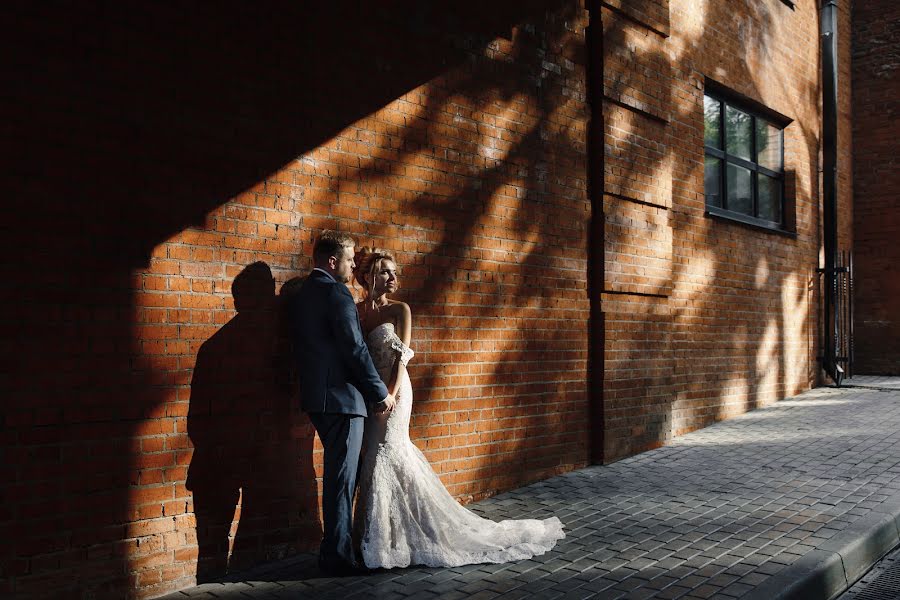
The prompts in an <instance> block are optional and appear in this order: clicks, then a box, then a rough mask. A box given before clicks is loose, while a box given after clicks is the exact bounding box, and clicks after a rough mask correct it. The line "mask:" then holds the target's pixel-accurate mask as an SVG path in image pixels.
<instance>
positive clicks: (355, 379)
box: [288, 271, 388, 417]
mask: <svg viewBox="0 0 900 600" xmlns="http://www.w3.org/2000/svg"><path fill="white" fill-rule="evenodd" d="M288 311H289V313H290V323H291V329H292V331H291V338H292V342H293V347H294V355H295V359H296V361H297V373H298V375H299V380H300V401H301V405H302V407H303V410H305V411H306V412H311V413H331V414H347V415H360V416H363V417H366V416H368V410H367V408H366V405H367V404H368V405H372V404H376V403H378V402H381V401H382V400H383V399H384V398H385V397H386V396H387V395H388V390H387V387H386V386H385V385H384V382H382V381H381V377H380V376H379V375H378V371H377V370H376V369H375V365H374V364H373V363H372V357H371V356H369V350H368V348H366V343H365V340H364V339H363V335H362V327H361V326H360V323H359V315H358V313H357V312H356V305H355V304H354V302H353V296H352V295H351V294H350V291H349V290H348V289H347V286H346V285H344V284H343V283H338V282H336V281H334V280H333V279H331V278H330V277H329V276H328V275H327V274H325V273H323V272H321V271H313V272H312V273H310V274H309V277H307V278H306V281H304V282H303V284H302V285H301V287H300V289H299V290H298V291H297V293H296V294H295V295H294V296H293V297H292V298H291V301H290V305H289V307H288Z"/></svg>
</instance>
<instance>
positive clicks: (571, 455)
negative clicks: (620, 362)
mask: <svg viewBox="0 0 900 600" xmlns="http://www.w3.org/2000/svg"><path fill="white" fill-rule="evenodd" d="M395 4H396V6H394V7H392V8H391V7H389V8H391V9H390V10H385V11H382V10H379V11H377V14H376V12H375V11H373V12H372V14H368V13H366V14H361V15H360V14H357V13H355V12H344V11H343V9H341V8H340V7H331V8H317V9H315V11H314V12H312V13H309V12H306V10H305V9H303V8H302V6H297V5H296V3H293V4H288V3H285V5H284V6H282V7H279V9H278V10H274V9H272V8H271V7H270V8H269V9H267V11H266V12H265V14H258V13H256V12H255V11H253V10H252V9H248V10H247V12H246V13H245V14H231V13H229V14H223V11H218V12H217V11H213V10H207V9H204V8H196V9H194V12H190V11H187V12H185V11H183V10H179V11H177V14H176V13H172V12H169V11H167V10H166V9H165V8H145V9H142V10H140V11H135V10H133V9H129V10H125V9H116V8H114V7H112V6H104V7H101V8H97V9H94V10H87V11H82V12H79V13H78V14H73V15H64V14H58V13H53V12H51V11H49V10H43V9H41V8H39V7H37V8H34V7H32V8H27V9H26V8H22V9H20V11H19V14H17V15H14V16H15V18H16V21H17V22H18V23H19V24H20V34H21V37H22V39H21V40H19V42H20V43H21V44H23V45H24V44H26V42H27V44H28V47H33V48H34V49H35V51H34V52H32V53H19V54H16V55H15V58H16V61H17V64H16V68H17V69H18V71H17V77H15V78H13V79H14V80H15V81H16V82H17V85H16V86H15V88H14V90H13V99H14V104H13V106H12V107H11V108H12V109H13V111H14V116H15V118H11V119H10V120H9V121H7V123H8V127H7V129H12V131H11V132H10V133H11V137H12V139H13V141H14V146H15V147H17V148H18V150H19V152H18V155H17V157H16V160H15V162H13V163H12V165H11V170H10V176H8V177H6V178H4V185H5V189H6V191H7V193H8V198H9V200H10V203H15V204H17V205H18V206H21V207H22V208H23V209H22V210H21V211H20V213H17V214H16V218H15V219H9V220H7V226H8V228H9V231H8V232H7V234H8V235H6V236H5V237H4V243H5V244H6V245H5V246H4V256H5V257H6V258H7V259H14V260H10V261H9V264H8V265H5V266H4V274H5V275H7V277H6V278H5V279H4V281H6V282H12V281H14V282H16V285H15V286H8V287H6V288H5V293H4V296H3V297H2V299H0V303H2V306H3V312H4V314H5V315H6V317H7V321H6V325H7V327H8V328H10V330H11V334H12V335H10V336H4V340H5V341H4V345H3V349H4V364H7V365H11V367H12V368H11V369H10V372H9V373H8V375H7V376H6V377H5V378H4V387H5V388H6V393H4V397H5V398H6V399H7V404H6V406H5V408H4V413H3V427H2V429H0V436H2V440H3V446H4V458H5V460H4V461H3V467H2V469H3V474H4V477H3V478H2V483H0V486H2V488H0V489H2V495H3V502H2V507H3V508H2V509H0V511H2V512H0V539H2V540H3V542H2V543H0V595H3V596H8V595H9V594H11V593H12V594H18V595H21V596H22V597H29V598H30V597H48V598H49V597H54V598H56V597H63V596H64V597H94V598H102V597H109V598H121V597H131V596H135V597H150V596H154V595H158V594H161V593H164V592H166V591H169V590H172V589H176V588H179V587H184V586H187V585H190V584H192V583H193V582H194V581H195V580H196V577H197V575H198V571H199V575H200V576H201V577H204V576H207V575H209V576H211V575H214V574H216V573H217V572H220V571H221V568H222V567H223V566H224V560H225V557H226V556H227V555H228V552H229V549H230V550H231V552H232V558H231V560H232V566H233V567H235V566H242V565H246V564H249V563H253V562H258V561H260V560H266V559H272V558H277V557H279V556H283V555H286V554H289V553H294V552H297V551H306V550H310V549H313V548H314V547H315V546H316V545H317V543H318V538H319V531H320V530H319V516H318V481H317V478H318V477H319V476H320V474H321V453H320V447H319V446H318V442H317V441H316V440H315V437H314V433H313V430H312V428H311V427H310V425H309V423H308V421H307V419H306V417H305V416H303V415H302V414H300V413H299V412H298V401H297V399H296V398H295V397H294V396H293V395H292V390H291V382H290V377H289V372H288V371H289V368H288V367H287V365H288V364H289V361H285V360H284V356H283V351H284V340H283V339H280V336H279V331H280V329H279V322H278V316H279V312H278V302H279V299H278V296H277V293H278V291H279V290H280V287H281V285H282V284H283V283H284V282H285V281H287V280H289V279H290V278H292V277H295V276H298V275H303V274H305V273H306V272H307V271H308V269H309V268H310V259H309V257H310V253H311V242H312V240H313V238H314V236H315V234H316V233H317V231H318V230H319V229H320V228H323V227H335V226H336V227H341V228H344V229H347V230H349V231H351V232H352V233H354V234H355V235H356V236H357V237H358V240H359V242H360V243H363V244H372V243H375V244H377V245H379V246H384V247H387V248H390V249H392V250H394V251H395V253H396V255H397V258H398V261H399V263H400V265H401V269H402V274H401V281H402V285H403V290H402V292H401V297H402V298H403V299H404V300H406V301H408V302H409V303H410V304H411V306H412V308H413V314H414V333H413V344H412V345H413V347H414V349H415V350H416V352H417V355H416V358H415V360H414V361H413V363H412V364H411V366H410V370H411V375H412V379H413V386H414V388H415V394H416V404H415V408H414V411H413V419H412V431H411V433H412V437H413V439H414V441H415V443H416V444H418V445H419V447H420V448H422V449H423V451H424V452H425V454H426V456H427V457H428V459H429V460H430V461H431V463H432V465H433V466H434V468H435V470H436V471H437V472H438V473H439V474H440V476H441V478H442V480H443V481H444V483H445V484H446V485H447V486H448V488H449V489H450V491H451V492H452V493H453V494H454V495H455V496H457V497H459V498H460V499H461V500H463V501H468V500H471V499H474V498H481V497H484V496H486V495H490V494H493V493H495V492H497V491H498V490H504V489H508V488H511V487H515V486H518V485H521V484H523V483H526V482H529V481H534V480H536V479H541V478H545V477H548V476H550V475H553V474H556V473H560V472H564V471H568V470H571V469H574V468H577V467H580V466H583V465H585V464H586V462H587V460H588V454H589V450H588V442H587V436H588V426H589V425H588V418H587V414H588V405H587V398H586V394H587V392H586V380H587V372H586V369H587V366H586V365H587V332H586V322H587V315H588V312H589V305H588V298H587V294H586V270H587V265H586V259H587V252H586V247H587V241H586V235H587V225H586V224H587V222H588V220H589V218H590V207H589V205H588V203H587V199H586V196H585V163H586V156H585V143H584V137H585V132H584V123H585V119H586V109H585V90H584V80H585V75H584V58H585V57H584V33H583V28H584V22H585V19H584V15H583V11H582V9H581V8H580V7H579V6H578V5H577V3H572V2H560V3H558V6H557V7H555V8H553V7H551V8H550V9H547V8H546V3H541V4H543V8H541V9H540V10H534V8H533V6H530V5H529V4H528V3H521V2H516V3H506V4H503V3H498V4H497V5H496V6H495V7H494V8H493V10H492V13H491V15H488V16H486V15H484V14H483V11H482V10H481V9H482V7H481V6H479V5H477V4H475V3H465V2H463V3H452V6H451V5H450V4H448V5H439V4H433V5H432V4H429V5H427V6H426V5H422V3H403V2H396V3H395ZM534 4H537V3H534ZM273 11H274V13H278V14H277V15H275V16H276V17H277V18H275V19H274V21H273V19H272V17H273V14H274V13H273ZM384 15H390V16H389V17H385V16H384ZM23 47H24V46H23ZM313 56H315V57H316V60H311V57H313ZM48 92H52V93H48ZM10 123H11V124H12V125H10ZM198 562H199V564H198Z"/></svg>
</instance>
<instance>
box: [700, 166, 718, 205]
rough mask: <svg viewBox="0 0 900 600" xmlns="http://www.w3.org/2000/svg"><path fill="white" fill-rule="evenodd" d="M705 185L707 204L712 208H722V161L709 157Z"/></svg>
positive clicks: (705, 169) (704, 178)
mask: <svg viewBox="0 0 900 600" xmlns="http://www.w3.org/2000/svg"><path fill="white" fill-rule="evenodd" d="M704 166H705V168H704V177H703V183H704V187H705V188H706V203H707V204H708V205H710V206H718V207H719V208H721V207H722V160H721V159H718V158H714V157H712V156H707V157H706V160H705V165H704Z"/></svg>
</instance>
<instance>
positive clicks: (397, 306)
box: [388, 300, 412, 316]
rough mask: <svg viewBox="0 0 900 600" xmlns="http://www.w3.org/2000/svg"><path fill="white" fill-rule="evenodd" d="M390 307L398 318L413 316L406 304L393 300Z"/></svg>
mask: <svg viewBox="0 0 900 600" xmlns="http://www.w3.org/2000/svg"><path fill="white" fill-rule="evenodd" d="M388 306H390V309H391V312H392V313H393V314H394V315H396V316H409V315H410V314H412V311H410V309H409V304H407V303H406V302H401V301H400V300H391V301H390V304H388Z"/></svg>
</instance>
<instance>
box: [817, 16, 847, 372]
mask: <svg viewBox="0 0 900 600" xmlns="http://www.w3.org/2000/svg"><path fill="white" fill-rule="evenodd" d="M819 21H820V23H821V42H822V204H823V206H822V212H823V215H822V229H823V231H822V235H823V237H824V240H823V242H824V246H825V267H824V269H823V270H822V272H823V274H824V276H825V278H824V289H823V295H824V298H823V312H822V320H823V322H824V324H825V326H824V328H823V329H824V336H825V339H824V340H823V341H824V342H825V343H824V349H823V350H824V351H823V356H822V367H823V368H824V369H825V372H826V373H827V374H828V376H829V377H831V379H832V380H833V381H834V382H835V383H836V384H838V385H840V383H841V379H843V369H841V367H840V366H839V365H838V362H837V337H838V327H839V323H838V317H837V314H836V307H837V292H838V289H837V271H836V269H835V267H836V264H835V263H836V256H837V89H838V88H837V79H838V71H837V0H821V5H820V8H819Z"/></svg>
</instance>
